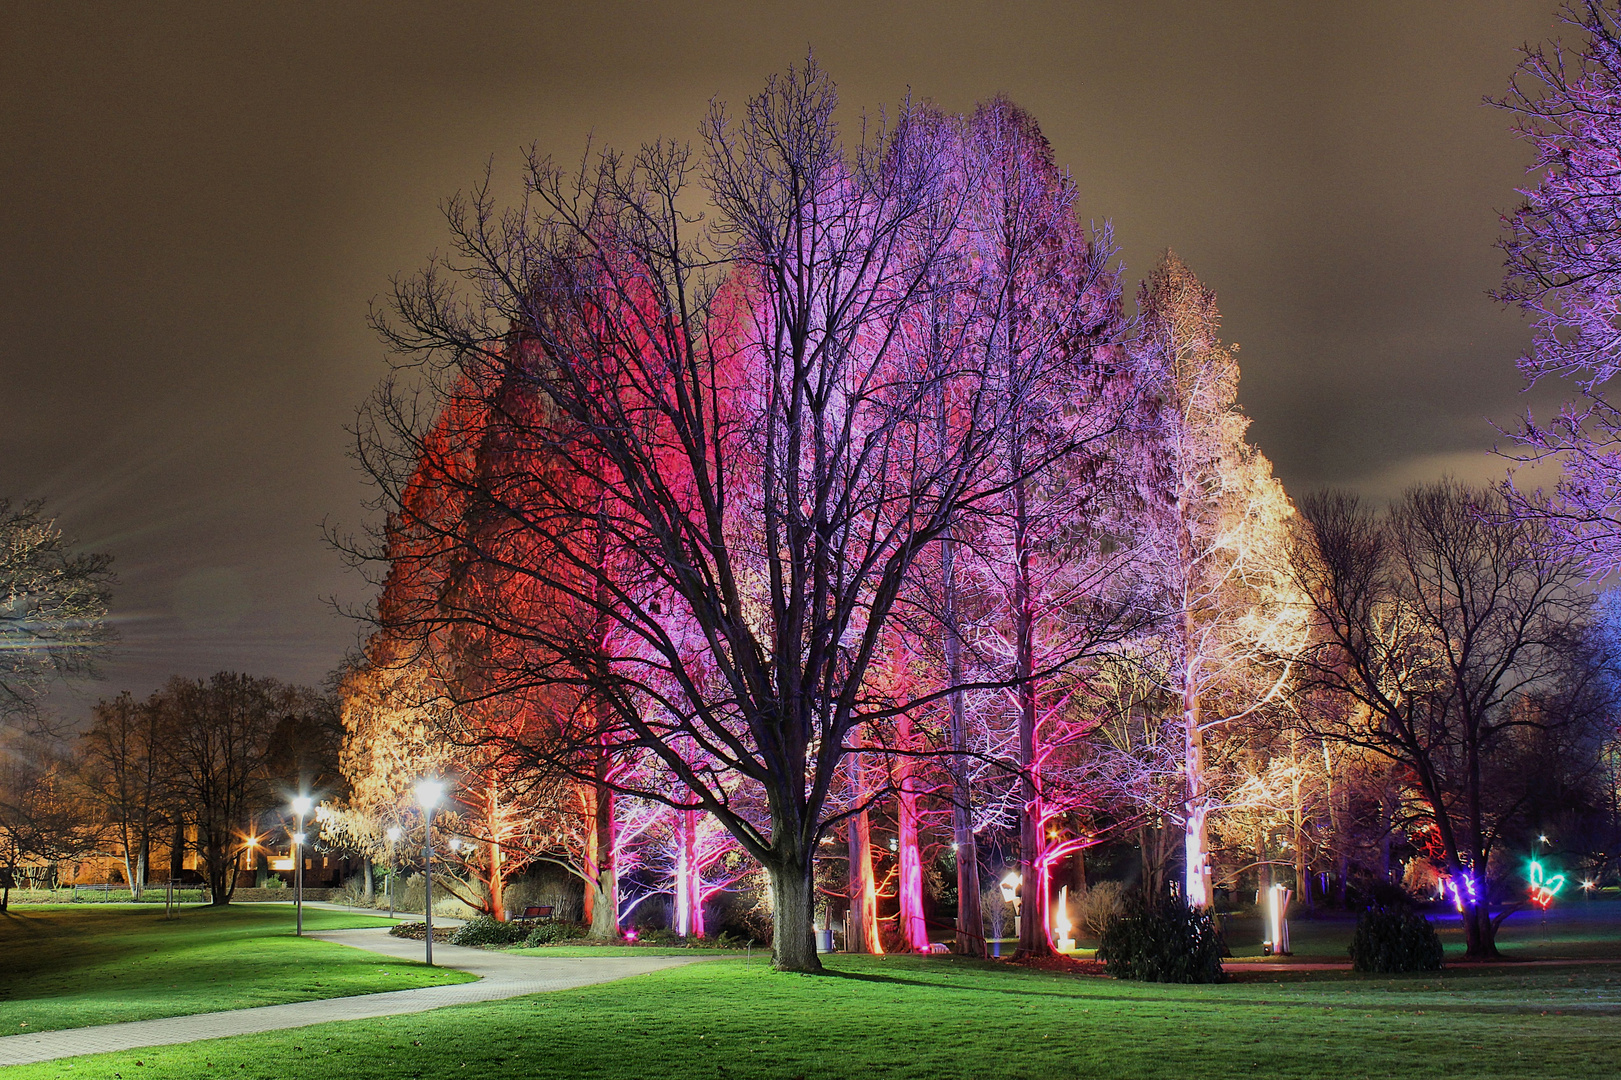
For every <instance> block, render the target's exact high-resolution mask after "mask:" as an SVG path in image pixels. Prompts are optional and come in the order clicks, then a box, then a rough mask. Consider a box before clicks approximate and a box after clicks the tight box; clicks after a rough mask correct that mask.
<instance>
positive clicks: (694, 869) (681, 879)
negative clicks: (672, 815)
mask: <svg viewBox="0 0 1621 1080" xmlns="http://www.w3.org/2000/svg"><path fill="white" fill-rule="evenodd" d="M698 814H699V811H697V810H683V811H681V812H680V818H679V820H680V823H681V824H680V829H681V850H680V852H679V853H678V855H677V866H676V878H677V880H676V930H677V932H678V933H680V934H682V935H683V936H687V937H700V938H701V937H703V936H704V887H703V865H702V863H701V862H700V860H699V856H698Z"/></svg>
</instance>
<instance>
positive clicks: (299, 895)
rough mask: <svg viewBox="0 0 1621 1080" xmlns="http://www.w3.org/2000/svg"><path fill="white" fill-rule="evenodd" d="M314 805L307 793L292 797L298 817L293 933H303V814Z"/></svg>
mask: <svg viewBox="0 0 1621 1080" xmlns="http://www.w3.org/2000/svg"><path fill="white" fill-rule="evenodd" d="M313 805H315V804H314V803H312V802H311V801H310V797H309V796H308V795H295V796H294V797H293V813H294V814H295V815H296V816H297V817H298V831H297V832H295V833H293V910H294V912H296V918H297V921H298V925H297V927H296V928H295V929H294V931H293V932H294V933H295V934H297V935H299V936H300V937H302V936H303V934H304V815H305V814H307V813H309V812H310V807H311V806H313Z"/></svg>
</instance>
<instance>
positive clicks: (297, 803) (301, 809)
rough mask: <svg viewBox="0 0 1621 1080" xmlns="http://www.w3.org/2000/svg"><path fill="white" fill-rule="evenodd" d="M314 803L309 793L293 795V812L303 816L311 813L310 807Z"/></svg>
mask: <svg viewBox="0 0 1621 1080" xmlns="http://www.w3.org/2000/svg"><path fill="white" fill-rule="evenodd" d="M314 805H315V802H314V800H312V799H311V798H310V797H309V796H308V795H294V796H293V813H295V814H297V815H298V816H299V817H303V816H304V815H305V814H307V813H309V812H310V807H312V806H314Z"/></svg>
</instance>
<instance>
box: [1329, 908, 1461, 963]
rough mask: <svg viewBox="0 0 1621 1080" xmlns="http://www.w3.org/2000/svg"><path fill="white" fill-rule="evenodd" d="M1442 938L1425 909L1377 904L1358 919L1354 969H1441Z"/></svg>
mask: <svg viewBox="0 0 1621 1080" xmlns="http://www.w3.org/2000/svg"><path fill="white" fill-rule="evenodd" d="M1441 964H1442V951H1441V938H1440V935H1438V934H1437V933H1436V932H1435V927H1433V926H1431V925H1430V920H1428V919H1426V918H1425V917H1424V915H1423V913H1422V912H1419V911H1415V910H1414V909H1413V907H1412V906H1411V905H1409V904H1375V905H1374V906H1372V907H1370V908H1368V909H1367V910H1365V911H1364V912H1363V913H1362V914H1361V915H1360V916H1358V917H1357V920H1356V935H1355V936H1354V937H1352V938H1351V968H1352V969H1353V970H1355V971H1371V972H1378V973H1380V974H1392V973H1395V972H1402V971H1440V970H1441Z"/></svg>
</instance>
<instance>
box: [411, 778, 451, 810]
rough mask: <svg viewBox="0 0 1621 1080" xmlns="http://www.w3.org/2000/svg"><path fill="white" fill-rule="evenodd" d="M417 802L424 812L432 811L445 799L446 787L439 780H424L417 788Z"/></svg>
mask: <svg viewBox="0 0 1621 1080" xmlns="http://www.w3.org/2000/svg"><path fill="white" fill-rule="evenodd" d="M416 796H417V802H418V803H419V804H420V805H421V806H422V809H424V810H432V809H433V808H434V807H436V806H438V805H439V800H440V799H442V798H444V797H445V785H444V784H442V783H440V782H439V781H438V780H424V781H422V782H421V783H420V784H418V785H417V786H416Z"/></svg>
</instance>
